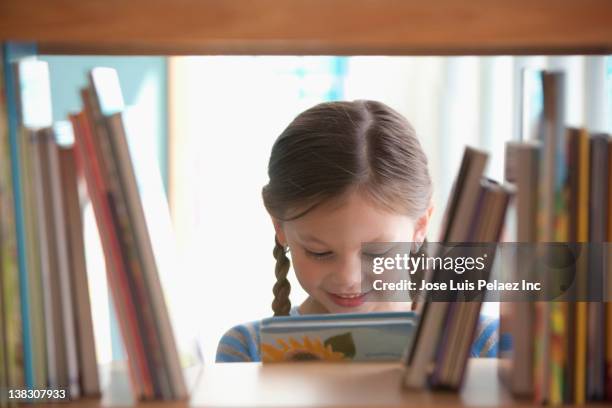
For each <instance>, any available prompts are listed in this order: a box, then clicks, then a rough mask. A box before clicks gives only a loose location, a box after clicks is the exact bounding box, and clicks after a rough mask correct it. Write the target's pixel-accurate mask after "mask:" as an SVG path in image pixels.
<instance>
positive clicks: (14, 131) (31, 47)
mask: <svg viewBox="0 0 612 408" xmlns="http://www.w3.org/2000/svg"><path fill="white" fill-rule="evenodd" d="M1 45H2V46H3V51H4V52H3V54H4V55H3V58H4V61H3V63H4V85H5V92H6V95H5V97H6V102H7V110H8V118H7V119H8V136H9V147H10V156H11V176H12V180H11V181H12V185H13V201H14V208H15V213H14V216H15V229H16V231H15V233H16V237H17V261H18V265H19V277H20V278H19V289H20V300H21V319H22V336H23V337H22V341H23V343H22V346H23V371H24V382H25V386H26V387H27V388H28V389H32V388H34V387H35V385H36V383H35V380H34V359H33V356H32V326H31V321H30V317H31V316H30V293H29V287H28V265H27V254H26V245H27V242H28V238H27V237H26V228H25V220H24V213H23V197H22V190H21V185H22V182H21V170H20V169H21V163H20V159H19V151H20V147H19V144H20V140H19V118H18V111H17V96H16V89H15V86H16V84H15V76H14V72H13V69H12V63H13V62H16V61H18V60H19V59H21V58H26V57H31V56H34V55H36V44H33V43H4V44H1Z"/></svg>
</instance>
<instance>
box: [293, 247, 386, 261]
mask: <svg viewBox="0 0 612 408" xmlns="http://www.w3.org/2000/svg"><path fill="white" fill-rule="evenodd" d="M390 251H391V249H388V250H386V251H385V252H382V253H367V252H363V253H362V254H361V256H363V257H365V258H376V257H379V256H385V255H386V254H387V253H389V252H390ZM304 252H305V253H306V256H308V257H310V258H312V259H316V260H327V259H330V258H332V257H333V256H334V253H333V252H332V251H324V252H316V251H310V250H308V249H306V248H304Z"/></svg>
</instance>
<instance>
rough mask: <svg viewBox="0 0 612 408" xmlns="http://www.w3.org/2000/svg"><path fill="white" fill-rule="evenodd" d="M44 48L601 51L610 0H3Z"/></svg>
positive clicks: (0, 29)
mask: <svg viewBox="0 0 612 408" xmlns="http://www.w3.org/2000/svg"><path fill="white" fill-rule="evenodd" d="M0 40H19V41H24V40H25V41H35V42H38V43H39V50H40V53H45V54H46V53H50V54H160V55H164V54H168V55H176V54H296V55H297V54H337V55H359V54H363V55H365V54H370V55H372V54H379V55H399V54H405V55H409V54H412V55H419V54H430V55H454V54H478V55H485V54H540V53H543V54H568V53H578V54H605V53H612V2H610V1H609V0H538V1H533V0H512V1H507V0H470V1H465V0H456V1H454V0H437V1H408V0H282V1H275V0H232V1H229V0H130V1H125V0H105V1H96V0H94V1H80V0H55V1H48V0H3V1H2V2H0Z"/></svg>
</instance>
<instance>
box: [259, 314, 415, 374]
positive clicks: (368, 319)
mask: <svg viewBox="0 0 612 408" xmlns="http://www.w3.org/2000/svg"><path fill="white" fill-rule="evenodd" d="M416 319H417V317H416V314H415V313H414V312H372V313H346V314H325V315H302V316H281V317H270V318H267V319H264V320H262V322H261V356H262V362H264V363H273V362H287V361H309V360H324V361H396V360H397V361H399V360H400V359H401V358H402V356H403V354H404V350H405V349H406V347H407V346H408V344H409V343H410V340H411V338H412V334H413V332H414V327H415V325H416Z"/></svg>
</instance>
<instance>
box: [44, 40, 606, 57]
mask: <svg viewBox="0 0 612 408" xmlns="http://www.w3.org/2000/svg"><path fill="white" fill-rule="evenodd" d="M38 52H39V54H47V55H161V56H180V55H337V56H358V55H381V56H402V55H406V56H408V55H410V56H424V55H430V56H459V55H477V56H493V55H608V54H612V44H599V45H593V44H589V45H586V46H547V45H539V46H529V47H526V46H523V47H519V46H516V47H477V46H472V47H461V48H459V47H455V46H450V45H449V46H437V47H417V46H397V47H389V46H384V45H377V46H364V45H344V44H312V43H305V42H283V41H279V42H263V41H262V42H255V41H251V42H249V41H244V42H240V43H236V42H229V41H227V42H218V43H205V44H194V45H184V44H180V43H177V44H176V45H161V44H160V43H139V44H132V43H118V44H95V43H94V44H87V43H79V42H74V43H53V42H39V43H38Z"/></svg>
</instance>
